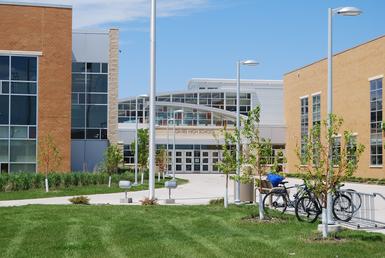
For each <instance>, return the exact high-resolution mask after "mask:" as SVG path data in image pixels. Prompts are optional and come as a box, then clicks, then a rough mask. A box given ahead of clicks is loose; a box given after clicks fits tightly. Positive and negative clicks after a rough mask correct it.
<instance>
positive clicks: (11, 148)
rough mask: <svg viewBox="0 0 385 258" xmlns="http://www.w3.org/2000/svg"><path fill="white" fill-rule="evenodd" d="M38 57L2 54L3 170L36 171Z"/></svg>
mask: <svg viewBox="0 0 385 258" xmlns="http://www.w3.org/2000/svg"><path fill="white" fill-rule="evenodd" d="M37 60H38V59H37V58H36V57H26V56H0V139H1V140H0V163H1V167H0V170H1V172H2V173H9V172H20V171H23V172H36V130H37V127H36V120H37V119H36V117H37V103H36V99H37V96H36V94H37V87H38V82H37V81H36V80H37ZM10 71H11V72H10Z"/></svg>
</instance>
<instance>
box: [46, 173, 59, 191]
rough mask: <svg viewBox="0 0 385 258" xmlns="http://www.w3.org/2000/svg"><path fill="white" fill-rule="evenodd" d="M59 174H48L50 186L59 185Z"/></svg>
mask: <svg viewBox="0 0 385 258" xmlns="http://www.w3.org/2000/svg"><path fill="white" fill-rule="evenodd" d="M61 178H62V175H61V174H56V173H52V174H49V175H48V184H49V186H50V187H52V186H53V187H55V188H59V187H60V185H61Z"/></svg>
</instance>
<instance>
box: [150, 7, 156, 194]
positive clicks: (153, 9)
mask: <svg viewBox="0 0 385 258" xmlns="http://www.w3.org/2000/svg"><path fill="white" fill-rule="evenodd" d="M150 34H151V35H150V41H151V42H150V43H151V44H150V45H151V46H150V48H151V53H150V56H151V57H150V63H151V64H150V117H149V118H150V119H149V120H150V148H149V152H150V153H149V158H150V162H149V163H150V164H149V165H150V167H149V179H148V188H149V199H150V200H153V199H155V148H156V146H155V115H156V114H155V94H156V0H151V33H150Z"/></svg>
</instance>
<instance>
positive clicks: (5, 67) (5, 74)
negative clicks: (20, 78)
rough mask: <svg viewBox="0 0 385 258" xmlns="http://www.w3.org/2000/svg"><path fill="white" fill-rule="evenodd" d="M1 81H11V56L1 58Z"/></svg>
mask: <svg viewBox="0 0 385 258" xmlns="http://www.w3.org/2000/svg"><path fill="white" fill-rule="evenodd" d="M0 80H9V56H0Z"/></svg>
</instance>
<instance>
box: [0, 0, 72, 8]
mask: <svg viewBox="0 0 385 258" xmlns="http://www.w3.org/2000/svg"><path fill="white" fill-rule="evenodd" d="M0 5H18V6H35V7H48V8H63V9H72V5H65V4H48V3H29V2H12V1H1V0H0Z"/></svg>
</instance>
